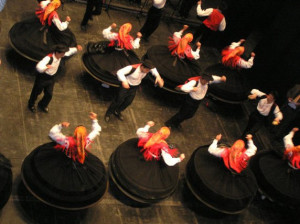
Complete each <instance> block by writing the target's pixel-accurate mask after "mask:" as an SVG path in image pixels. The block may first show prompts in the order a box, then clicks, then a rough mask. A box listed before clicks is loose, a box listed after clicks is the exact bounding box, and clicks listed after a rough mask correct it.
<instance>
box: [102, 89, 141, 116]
mask: <svg viewBox="0 0 300 224" xmlns="http://www.w3.org/2000/svg"><path fill="white" fill-rule="evenodd" d="M138 87H139V86H130V88H129V89H125V88H123V87H122V86H121V87H120V89H119V92H118V94H117V96H116V97H115V98H114V100H113V101H112V103H111V105H110V106H109V108H108V109H107V111H106V114H107V115H110V114H112V113H114V112H117V113H120V112H122V111H123V110H125V109H126V108H127V107H128V106H129V105H130V104H131V103H132V101H133V99H134V97H135V94H136V90H137V88H138Z"/></svg>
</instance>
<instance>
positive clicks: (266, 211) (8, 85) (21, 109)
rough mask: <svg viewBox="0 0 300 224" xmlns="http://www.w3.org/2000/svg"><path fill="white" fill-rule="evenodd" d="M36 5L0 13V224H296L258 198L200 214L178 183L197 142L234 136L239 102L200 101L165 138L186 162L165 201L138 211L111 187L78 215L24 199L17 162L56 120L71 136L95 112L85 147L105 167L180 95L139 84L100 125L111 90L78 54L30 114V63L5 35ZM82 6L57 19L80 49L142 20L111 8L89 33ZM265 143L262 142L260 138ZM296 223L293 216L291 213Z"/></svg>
mask: <svg viewBox="0 0 300 224" xmlns="http://www.w3.org/2000/svg"><path fill="white" fill-rule="evenodd" d="M35 8H36V1H34V0H23V1H19V0H9V1H8V2H7V4H6V6H5V9H4V10H3V11H2V12H1V13H0V20H1V38H0V50H1V52H0V57H1V60H2V65H1V66H0V90H1V94H0V108H1V111H0V136H1V141H0V142H1V149H0V152H1V153H2V154H4V155H5V156H6V157H7V158H9V159H10V160H11V162H12V165H13V167H12V170H13V181H14V183H13V192H12V195H11V197H10V199H9V201H8V203H7V204H6V206H5V207H4V208H3V209H2V211H1V212H0V223H1V224H23V223H49V224H60V223H93V224H94V223H101V224H119V223H124V224H136V223H139V224H147V223H149V224H156V223H180V224H183V223H187V224H192V223H193V224H196V223H245V224H246V223H247V224H248V223H297V222H296V220H297V219H296V218H297V216H296V215H297V214H299V211H294V210H291V209H288V208H284V207H280V206H279V205H276V204H274V203H272V202H270V201H268V200H264V201H263V200H261V198H260V195H259V194H258V195H257V197H256V198H255V199H254V201H253V203H252V204H251V206H250V207H249V208H248V209H246V210H245V211H244V212H243V213H241V214H239V215H232V216H229V215H228V216H225V215H220V214H216V213H214V212H212V211H209V210H207V209H206V208H204V207H203V206H201V205H200V204H199V203H197V202H196V201H195V200H194V199H193V197H192V196H191V195H190V193H189V191H188V190H187V188H186V185H185V177H184V176H185V175H184V171H185V165H186V163H187V161H188V160H189V158H190V156H191V154H192V152H193V151H194V150H195V149H196V148H197V147H198V146H200V145H205V144H209V143H211V142H212V139H213V138H214V137H215V136H216V135H217V134H219V133H222V134H223V137H224V140H225V141H227V142H228V143H232V142H233V141H234V140H235V139H236V138H237V137H239V136H240V135H241V133H242V131H243V128H244V127H245V125H246V122H247V116H248V113H249V111H250V110H252V109H253V105H251V104H249V102H245V103H244V104H241V105H226V104H222V103H218V102H215V101H212V100H210V99H207V100H204V102H203V103H202V104H201V106H200V108H199V110H198V112H197V114H196V115H195V117H193V118H192V119H190V120H188V121H185V122H184V123H183V124H182V130H180V131H179V130H174V131H173V130H172V133H171V136H170V137H169V139H168V142H169V143H172V144H174V145H176V146H177V147H178V149H179V150H180V151H181V152H183V153H185V155H186V159H185V160H184V161H183V162H182V163H180V182H179V186H178V189H177V190H176V192H175V193H174V195H172V196H171V197H170V198H167V199H166V200H164V201H162V202H160V203H157V204H154V205H152V206H146V207H138V206H136V205H135V204H133V203H132V202H131V201H129V200H127V199H126V198H124V197H123V196H122V195H120V194H119V193H118V192H117V191H116V190H115V189H114V187H113V186H112V187H110V189H109V191H108V192H107V193H106V194H105V196H104V198H103V200H102V201H101V202H100V203H99V204H98V205H97V206H94V207H92V208H90V209H88V210H86V211H82V212H64V211H59V210H55V209H53V208H50V207H47V206H45V205H44V204H42V203H40V202H38V201H37V200H36V199H35V198H33V197H32V196H30V195H29V194H28V193H27V192H26V191H25V189H24V186H23V185H22V183H21V180H20V172H21V165H22V162H23V160H24V158H25V157H26V156H27V155H28V154H29V153H30V152H31V151H32V150H33V149H34V148H36V147H37V146H39V145H41V144H43V143H46V142H49V141H50V140H49V138H48V132H49V129H50V128H51V127H52V126H53V125H54V124H57V123H60V122H62V121H68V122H70V123H71V125H70V127H69V128H68V129H67V130H65V132H64V133H65V134H71V133H72V130H73V129H74V127H76V126H77V125H78V124H84V125H86V126H87V127H89V125H90V120H89V117H88V113H89V112H90V111H94V112H95V113H97V114H98V116H99V123H100V125H101V126H102V132H101V135H100V137H98V138H97V139H96V140H95V141H94V143H93V145H92V147H91V151H92V153H93V154H95V155H96V156H98V157H99V158H100V159H101V160H102V161H103V162H104V164H105V165H106V166H107V164H108V161H109V158H110V155H111V153H112V152H113V151H114V150H115V148H116V147H117V146H118V145H119V144H120V143H122V142H124V141H126V140H127V139H129V138H132V137H135V132H136V129H137V128H139V127H141V126H144V125H145V123H146V122H147V121H149V120H153V121H155V122H156V126H155V127H153V129H152V131H156V130H158V129H159V128H160V127H161V126H162V125H163V124H164V122H165V121H166V120H167V119H168V118H170V116H172V115H173V114H174V113H176V112H177V111H178V108H179V106H180V104H181V102H182V99H183V96H182V95H179V96H178V95H175V94H172V93H169V92H166V91H164V90H160V89H158V88H155V87H154V86H153V84H151V82H150V81H147V80H144V82H143V84H142V85H141V86H140V88H139V89H138V91H137V96H136V98H135V100H134V102H133V104H132V105H131V106H130V107H129V108H128V109H127V110H125V111H124V116H125V120H124V121H123V122H121V121H119V120H117V119H116V118H114V117H113V118H112V120H111V122H110V123H108V124H107V123H105V122H104V120H103V116H104V113H105V111H106V109H107V107H108V106H109V104H110V102H111V100H112V98H113V95H114V94H115V89H114V88H109V89H107V88H104V87H102V86H101V83H98V82H97V81H96V80H94V79H93V78H91V77H90V76H89V75H87V74H86V72H85V71H84V68H83V65H82V63H81V55H82V53H83V52H80V53H78V54H77V55H75V56H73V57H72V58H71V59H70V60H68V61H67V62H66V74H65V75H64V76H63V77H62V78H61V79H60V80H59V82H58V83H57V84H56V86H55V92H54V97H53V99H52V101H51V103H50V106H49V110H50V112H49V114H45V113H42V112H38V113H36V114H33V113H31V112H30V111H29V110H28V109H27V101H28V98H29V95H30V92H31V88H32V86H33V82H34V79H35V77H34V69H35V63H32V62H30V61H28V60H26V59H24V58H22V57H20V56H19V55H18V54H17V53H16V52H14V51H13V50H12V48H11V47H10V45H9V42H8V38H7V35H8V32H9V29H10V28H11V27H12V25H13V24H14V23H16V22H18V21H21V20H22V19H24V18H27V17H28V16H31V15H32V14H33V11H34V9H35ZM84 10H85V5H83V4H80V3H74V2H73V3H66V4H65V9H64V11H59V14H60V17H61V18H64V17H65V16H67V15H70V16H71V18H72V21H71V23H70V28H71V30H72V31H73V32H74V33H75V35H76V37H77V41H78V43H79V44H81V45H82V46H85V45H86V44H87V42H88V41H98V40H103V37H102V29H103V28H106V27H107V26H109V25H110V24H111V23H113V22H115V23H117V24H118V25H121V24H123V23H125V22H131V23H132V24H133V30H132V34H134V33H136V32H137V31H138V30H139V29H140V27H141V25H142V24H143V22H144V19H145V17H143V16H142V17H140V22H139V20H137V19H136V16H135V15H132V14H129V13H128V12H120V11H114V10H110V11H109V14H107V13H106V12H103V13H102V15H100V16H97V17H94V20H93V21H90V22H89V26H88V31H87V32H82V31H81V30H80V25H79V24H80V22H81V19H82V16H83V14H84ZM180 27H181V25H180V24H177V23H176V24H175V23H171V22H170V21H167V22H162V23H161V25H160V26H159V28H158V30H157V31H156V32H155V33H154V34H153V35H152V36H151V38H150V41H149V42H146V43H142V44H141V47H140V49H138V50H137V54H138V55H139V56H140V57H141V56H143V54H144V53H145V52H146V50H147V48H148V47H149V46H151V45H154V44H167V41H168V36H170V35H171V34H172V33H173V32H174V31H177V30H179V29H180ZM200 60H203V61H205V63H208V64H212V63H215V62H216V60H218V51H217V50H215V49H208V48H207V49H206V48H205V46H204V47H203V51H202V53H201V59H200ZM259 134H260V138H258V140H257V145H258V146H259V147H260V148H261V147H266V145H267V144H269V143H268V142H267V138H266V137H264V136H266V133H265V132H264V131H263V130H262V131H260V133H259ZM261 139H264V143H262V141H259V140H261ZM298 218H299V216H298Z"/></svg>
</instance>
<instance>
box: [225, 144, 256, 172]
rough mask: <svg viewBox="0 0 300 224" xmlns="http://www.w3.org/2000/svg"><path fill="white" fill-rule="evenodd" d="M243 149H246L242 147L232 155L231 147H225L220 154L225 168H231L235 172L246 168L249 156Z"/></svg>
mask: <svg viewBox="0 0 300 224" xmlns="http://www.w3.org/2000/svg"><path fill="white" fill-rule="evenodd" d="M245 151H246V149H243V151H241V152H238V153H235V155H232V150H231V148H225V150H224V151H223V153H222V155H221V156H222V158H223V162H224V164H225V166H226V167H227V169H229V170H231V169H232V170H234V171H235V172H237V173H240V172H242V171H243V170H244V169H246V167H247V165H248V161H249V158H250V157H249V156H247V154H245Z"/></svg>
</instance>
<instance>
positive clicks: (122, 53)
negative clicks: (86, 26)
mask: <svg viewBox="0 0 300 224" xmlns="http://www.w3.org/2000/svg"><path fill="white" fill-rule="evenodd" d="M116 26H117V25H116V24H115V23H113V24H111V25H110V26H109V27H108V28H106V29H104V30H103V32H102V34H103V36H104V38H106V39H108V40H109V41H110V42H107V41H100V42H98V43H91V42H90V43H88V45H87V53H85V54H84V55H83V57H82V60H83V63H84V65H85V68H86V70H87V71H88V73H89V74H90V75H91V76H93V77H94V78H96V79H97V80H99V81H101V82H104V83H106V84H108V85H112V86H119V85H120V82H119V81H118V79H117V77H116V72H117V71H118V70H119V69H121V68H124V67H126V66H128V65H132V64H138V63H140V59H139V58H138V56H137V55H136V54H135V53H134V51H133V49H138V48H139V47H140V39H141V37H142V34H141V33H140V32H138V33H137V37H136V39H133V37H132V36H131V35H130V31H131V29H132V25H131V24H130V23H125V24H123V25H122V26H121V27H120V29H119V32H118V33H116V32H112V29H113V28H116Z"/></svg>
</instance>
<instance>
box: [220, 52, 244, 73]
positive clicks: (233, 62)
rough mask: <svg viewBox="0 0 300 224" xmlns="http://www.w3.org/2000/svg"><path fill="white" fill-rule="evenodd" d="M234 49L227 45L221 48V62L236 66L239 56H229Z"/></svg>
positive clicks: (228, 65) (232, 66)
mask: <svg viewBox="0 0 300 224" xmlns="http://www.w3.org/2000/svg"><path fill="white" fill-rule="evenodd" d="M234 50H235V49H230V48H229V47H226V48H224V49H223V50H222V64H223V65H225V66H227V67H231V68H236V67H237V64H238V62H239V61H240V60H241V57H240V56H238V55H235V56H233V57H229V55H230V54H231V53H232V52H233V51H234Z"/></svg>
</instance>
